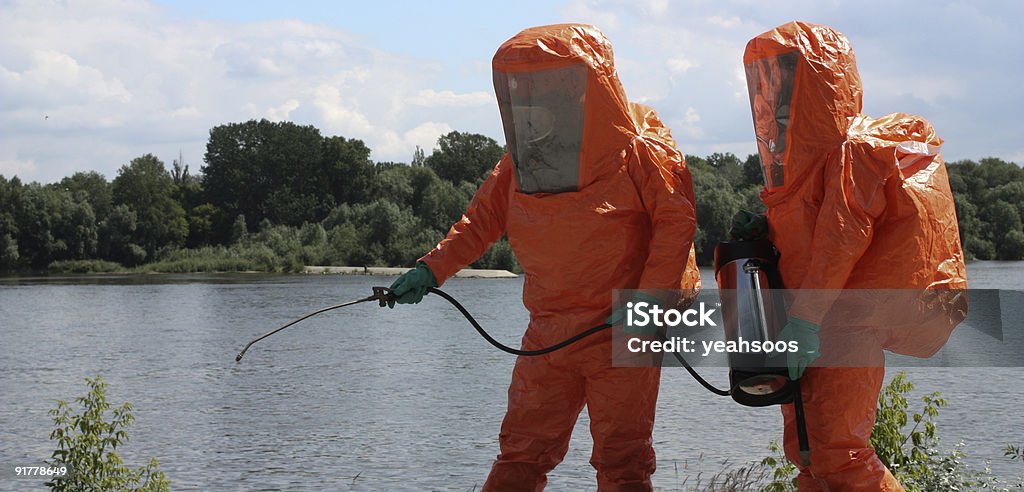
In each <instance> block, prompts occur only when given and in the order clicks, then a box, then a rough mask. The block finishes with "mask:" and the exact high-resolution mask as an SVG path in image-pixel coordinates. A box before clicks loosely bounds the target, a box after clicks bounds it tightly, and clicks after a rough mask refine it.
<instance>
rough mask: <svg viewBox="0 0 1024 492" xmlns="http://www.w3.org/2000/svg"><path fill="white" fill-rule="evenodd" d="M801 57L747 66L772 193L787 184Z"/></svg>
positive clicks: (752, 106) (791, 55) (786, 55)
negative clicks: (798, 61) (795, 81)
mask: <svg viewBox="0 0 1024 492" xmlns="http://www.w3.org/2000/svg"><path fill="white" fill-rule="evenodd" d="M799 56H800V55H799V53H797V52H795V51H794V52H791V53H784V54H781V55H778V56H775V57H772V58H762V59H759V60H754V61H752V62H750V63H749V64H747V65H745V66H744V69H745V70H746V74H747V93H748V94H749V95H750V112H751V114H752V115H753V117H754V133H755V135H756V136H757V152H758V155H760V157H761V170H762V172H763V173H764V183H765V187H766V188H768V190H769V191H771V190H773V189H776V188H780V187H782V186H784V185H785V184H786V157H787V155H788V150H789V147H790V146H789V145H788V143H789V141H788V139H789V136H790V133H789V126H790V123H791V121H792V101H793V81H794V80H795V77H796V65H797V60H798V59H799Z"/></svg>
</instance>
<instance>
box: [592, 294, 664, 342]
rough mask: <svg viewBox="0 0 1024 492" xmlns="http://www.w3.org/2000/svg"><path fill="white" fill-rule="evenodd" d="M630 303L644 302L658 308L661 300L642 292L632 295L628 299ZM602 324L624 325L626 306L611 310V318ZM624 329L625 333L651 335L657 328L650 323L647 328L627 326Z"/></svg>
mask: <svg viewBox="0 0 1024 492" xmlns="http://www.w3.org/2000/svg"><path fill="white" fill-rule="evenodd" d="M630 301H632V302H634V303H636V302H646V303H647V304H651V305H658V306H660V305H661V304H662V302H661V300H660V299H658V298H657V297H654V296H652V295H649V294H644V293H643V292H636V293H634V294H633V298H632V299H630ZM648 309H649V308H648ZM604 322H605V323H607V324H609V325H612V326H615V325H621V324H623V323H625V322H626V305H625V304H623V305H622V306H619V307H618V308H615V309H614V310H612V314H611V316H608V319H606V320H605V321H604ZM624 328H625V330H626V333H646V334H651V333H654V330H655V328H657V327H656V326H655V325H654V323H653V322H652V323H648V324H647V326H628V325H627V326H625V327H624Z"/></svg>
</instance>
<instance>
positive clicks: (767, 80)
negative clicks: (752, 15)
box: [743, 21, 863, 201]
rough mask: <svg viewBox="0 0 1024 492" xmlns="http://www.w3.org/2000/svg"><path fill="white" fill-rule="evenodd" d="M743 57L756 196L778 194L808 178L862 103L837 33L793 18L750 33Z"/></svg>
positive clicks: (850, 58)
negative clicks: (759, 184) (760, 189)
mask: <svg viewBox="0 0 1024 492" xmlns="http://www.w3.org/2000/svg"><path fill="white" fill-rule="evenodd" d="M743 65H744V69H745V71H746V75H747V86H748V87H747V88H748V94H749V95H750V106H751V113H752V114H753V115H754V127H755V132H756V134H757V146H758V153H759V155H760V157H761V163H762V170H763V171H764V177H765V193H764V194H763V195H762V196H763V197H764V198H766V199H767V201H771V200H779V199H781V198H782V197H783V196H788V195H789V194H791V193H792V190H794V189H795V188H799V187H801V186H802V185H803V184H804V183H805V182H807V181H809V180H813V179H815V175H818V174H819V173H820V168H821V167H822V163H823V162H824V157H825V154H827V153H828V152H830V151H833V150H834V149H835V148H836V147H837V146H838V145H839V144H841V143H842V142H843V141H844V140H845V139H846V137H847V130H848V128H849V127H850V124H851V120H852V118H854V117H855V116H857V115H858V114H859V113H860V111H861V105H862V103H861V98H862V94H863V88H862V86H861V81H860V75H859V74H858V72H857V62H856V59H855V58H854V55H853V49H852V48H851V47H850V43H849V41H847V39H846V37H845V36H843V35H842V34H841V33H839V32H838V31H835V30H834V29H832V28H830V27H827V26H822V25H815V24H808V23H805V22H799V21H796V22H790V23H788V24H783V25H781V26H779V27H777V28H775V29H772V30H770V31H768V32H766V33H764V34H761V35H760V36H757V37H755V38H754V39H752V40H750V42H748V43H747V48H746V51H745V53H744V54H743ZM787 190H789V191H787ZM773 195H774V196H777V198H770V197H772V196H773Z"/></svg>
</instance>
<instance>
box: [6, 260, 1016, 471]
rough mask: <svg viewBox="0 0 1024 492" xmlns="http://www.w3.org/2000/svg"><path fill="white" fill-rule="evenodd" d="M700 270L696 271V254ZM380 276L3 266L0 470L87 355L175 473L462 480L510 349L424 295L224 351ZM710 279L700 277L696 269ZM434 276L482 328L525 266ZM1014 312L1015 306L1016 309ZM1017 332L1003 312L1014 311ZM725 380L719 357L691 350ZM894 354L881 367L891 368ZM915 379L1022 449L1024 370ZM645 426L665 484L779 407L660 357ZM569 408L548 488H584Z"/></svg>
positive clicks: (740, 447)
mask: <svg viewBox="0 0 1024 492" xmlns="http://www.w3.org/2000/svg"><path fill="white" fill-rule="evenodd" d="M969 271H970V281H971V287H972V288H993V289H995V288H999V289H1018V290H1019V289H1024V262H1017V263H984V262H979V263H972V264H971V265H970V266H969ZM705 273H708V272H705ZM392 280H393V279H391V278H386V277H366V276H301V275H296V276H283V275H187V276H184V275H183V276H177V275H135V276H86V277H61V278H31V279H26V278H4V279H0V466H2V467H3V469H0V490H33V489H39V488H42V486H41V485H39V482H38V481H37V482H32V481H26V480H24V479H14V478H13V467H14V466H16V465H19V466H20V465H35V464H39V463H40V462H41V461H42V460H43V459H47V458H49V455H50V452H51V451H52V449H53V448H52V446H51V442H50V441H49V438H48V436H49V433H50V431H51V430H52V428H53V424H52V421H51V418H50V417H49V416H48V415H47V410H49V409H51V408H53V407H54V406H55V400H57V399H68V400H70V399H72V398H73V397H75V396H81V395H83V394H85V391H86V390H85V383H84V379H83V378H85V377H87V376H95V375H98V374H102V375H103V377H104V379H105V380H106V382H107V383H108V384H109V398H110V400H111V401H112V402H113V403H115V404H119V403H121V402H123V401H129V402H131V403H132V404H133V405H134V414H135V416H136V422H135V424H134V425H133V426H132V427H131V428H130V429H129V431H130V436H131V440H130V442H129V443H128V444H127V445H125V446H124V447H123V448H121V449H119V451H120V452H121V453H122V457H123V458H125V460H126V462H127V463H129V464H132V465H140V464H143V463H145V462H146V461H147V460H148V458H149V457H151V456H154V457H157V458H158V459H159V460H160V468H161V469H162V470H163V471H164V472H166V473H167V475H168V477H169V478H170V480H171V482H172V483H171V485H172V488H173V489H174V490H218V491H222V490H464V491H471V490H474V489H479V487H480V485H482V483H483V480H484V478H485V477H486V474H487V471H488V469H489V467H490V464H491V461H492V460H493V459H494V456H495V455H496V454H497V451H498V446H497V435H498V429H499V426H500V423H501V418H502V415H503V413H504V408H505V392H506V388H507V385H508V382H509V378H510V374H511V370H512V365H513V362H514V358H513V357H512V356H509V355H507V354H504V353H502V352H499V351H497V350H494V349H493V348H492V347H490V346H489V345H488V344H486V342H485V341H484V340H483V339H481V338H480V337H479V336H477V335H476V334H475V333H474V332H473V330H472V328H471V327H470V326H469V325H468V324H467V323H466V322H465V321H464V320H463V318H462V317H461V315H459V313H458V312H456V311H455V310H454V309H452V308H451V307H450V306H449V305H448V304H447V303H444V301H442V300H440V299H432V298H430V297H429V296H428V298H427V299H425V300H424V302H423V303H421V304H420V305H417V306H399V307H398V308H396V309H393V310H389V309H381V308H379V307H377V306H376V305H374V304H371V303H364V304H360V305H358V306H353V307H349V308H345V309H341V310H337V311H333V312H331V313H328V314H324V315H322V316H319V317H316V318H312V319H310V320H308V321H306V322H303V323H301V324H299V325H296V326H294V327H293V328H290V329H289V330H288V331H285V332H283V333H281V334H278V335H276V336H274V337H272V338H269V339H267V340H264V341H263V342H261V343H259V344H256V345H255V346H254V347H253V348H252V349H251V350H250V352H249V354H248V355H247V356H246V358H245V359H244V360H243V361H242V362H241V363H240V364H236V363H235V360H234V357H235V355H236V354H237V353H238V351H239V350H240V349H241V348H242V346H244V345H245V343H246V342H247V341H248V340H250V339H252V338H253V337H255V336H257V335H260V334H262V333H264V332H266V331H269V330H270V329H273V328H275V327H277V326H279V325H280V324H283V323H284V322H286V321H288V320H290V319H293V318H295V317H297V316H298V315H301V314H303V313H306V312H310V311H313V310H316V309H318V308H320V307H323V306H325V305H328V304H335V303H338V302H342V301H345V300H349V299H354V298H360V297H365V296H366V295H368V294H369V291H370V287H371V286H373V285H382V284H383V285H387V284H389V283H390V282H391V281H392ZM705 281H706V282H709V283H708V284H707V285H713V281H712V280H711V279H710V278H709V277H707V276H706V278H705ZM445 291H447V292H449V293H451V294H452V295H454V296H455V297H456V298H458V299H461V300H463V302H464V304H466V306H467V307H468V308H469V309H470V310H471V311H472V312H473V313H474V314H475V315H476V317H477V318H478V320H479V321H480V322H481V324H483V325H484V326H485V327H486V328H487V329H488V330H489V331H491V332H492V334H494V335H495V336H496V337H497V338H498V339H500V340H503V341H505V342H506V343H508V344H510V345H517V344H518V340H519V338H520V337H521V336H522V330H523V328H524V326H525V324H526V321H527V313H526V311H525V309H524V308H523V307H522V304H521V297H522V280H507V279H504V280H482V279H452V280H451V281H449V282H448V283H446V284H445ZM1013 321H1014V322H1015V323H1020V320H1019V319H1016V320H1013ZM1018 332H1019V330H1018ZM702 371H703V372H704V373H705V376H706V377H707V378H708V379H709V380H711V382H713V383H715V384H717V385H718V386H725V385H726V383H727V381H726V379H727V378H726V371H725V370H724V369H722V368H712V367H708V368H703V369H702ZM894 372H895V371H893V370H890V371H889V374H890V376H891V374H892V373H894ZM908 373H909V378H910V380H911V381H912V382H914V383H915V384H916V385H917V387H918V390H919V391H918V394H923V393H925V392H931V391H941V392H942V393H943V396H944V397H946V398H947V399H948V400H949V402H950V403H949V406H948V407H947V408H944V409H942V410H941V412H940V416H939V431H940V435H941V437H942V439H943V444H944V447H945V448H952V446H953V445H954V444H956V443H957V442H958V441H960V440H963V441H964V443H965V450H966V451H967V452H968V454H969V456H970V459H969V461H970V462H971V463H972V464H975V465H978V466H980V465H981V464H982V462H983V461H984V460H986V459H987V460H991V465H992V468H993V471H994V472H995V473H996V474H997V475H999V476H1000V477H1002V478H1004V479H1010V478H1013V477H1016V476H1018V475H1022V474H1024V464H1021V463H1019V462H1017V463H1012V462H1009V461H1008V460H1007V459H1006V458H1004V457H1002V448H1003V446H1005V445H1006V444H1007V443H1014V444H1018V445H1020V444H1024V431H1022V430H1021V429H1024V412H1022V411H1021V407H1022V406H1024V394H1022V393H1024V391H1022V390H1024V383H1022V382H1021V379H1020V376H1021V370H1020V368H1019V367H1016V368H911V369H908ZM658 405H659V407H658V417H657V425H656V428H655V433H654V439H655V448H656V451H657V454H658V472H657V474H656V475H655V477H654V479H655V484H656V486H658V487H659V488H660V489H663V490H680V489H685V488H686V487H689V486H691V485H693V484H696V483H698V482H700V481H703V482H705V483H706V481H707V479H708V477H709V476H710V475H712V474H714V473H715V472H716V471H719V470H721V469H723V468H727V467H729V466H732V465H741V464H744V463H747V462H749V461H752V460H758V459H760V458H761V457H763V456H766V455H767V454H769V453H768V451H767V444H768V442H769V441H770V440H772V439H779V438H781V417H780V415H779V411H778V408H777V407H769V408H761V409H756V408H746V407H742V406H739V405H737V404H735V403H733V402H732V401H731V400H729V399H726V398H717V397H713V396H712V395H710V394H709V393H707V392H706V391H705V390H704V389H702V388H701V387H700V386H698V385H697V384H696V383H695V382H694V381H693V380H692V379H691V378H690V377H689V375H687V374H686V372H685V371H683V370H681V369H666V370H665V371H663V376H662V389H661V397H660V399H659V403H658ZM588 425H589V422H588V420H587V417H586V412H585V411H584V412H583V413H582V415H581V416H580V419H579V422H578V424H577V426H576V429H575V432H574V434H573V439H572V443H571V445H570V449H569V453H568V455H567V456H566V459H565V461H564V462H563V463H562V464H561V465H560V466H559V467H558V468H556V469H555V471H554V472H553V473H552V474H551V476H550V483H549V490H593V488H594V471H593V469H592V468H591V467H590V465H589V463H588V459H589V454H590V446H591V440H590V435H589V431H588Z"/></svg>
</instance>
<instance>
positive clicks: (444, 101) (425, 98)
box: [407, 89, 496, 108]
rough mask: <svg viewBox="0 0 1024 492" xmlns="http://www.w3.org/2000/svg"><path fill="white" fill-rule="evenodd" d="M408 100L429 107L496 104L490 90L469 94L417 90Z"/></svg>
mask: <svg viewBox="0 0 1024 492" xmlns="http://www.w3.org/2000/svg"><path fill="white" fill-rule="evenodd" d="M407 101H408V102H409V104H414V105H416V106H424V107H428V108H436V107H441V106H449V107H476V106H485V105H493V104H496V102H495V99H494V95H493V94H492V93H490V92H484V91H477V92H470V93H467V94H456V93H454V92H452V91H435V90H433V89H423V90H420V91H417V92H416V94H414V95H412V96H411V97H409V98H408V99H407Z"/></svg>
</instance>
